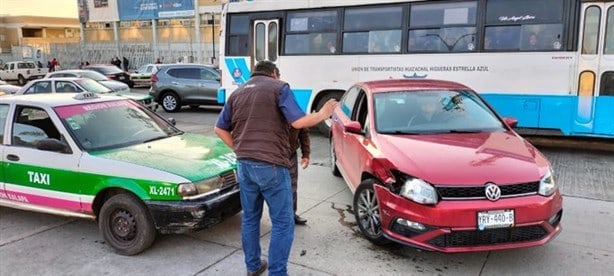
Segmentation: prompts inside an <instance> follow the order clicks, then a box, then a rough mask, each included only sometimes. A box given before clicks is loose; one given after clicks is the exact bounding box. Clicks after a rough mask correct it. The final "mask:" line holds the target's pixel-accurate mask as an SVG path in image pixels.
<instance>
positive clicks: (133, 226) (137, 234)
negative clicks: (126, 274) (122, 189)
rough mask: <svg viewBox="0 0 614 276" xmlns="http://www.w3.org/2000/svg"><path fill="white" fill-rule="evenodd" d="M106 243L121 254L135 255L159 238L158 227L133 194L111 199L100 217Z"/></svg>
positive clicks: (99, 220) (119, 195) (106, 203)
mask: <svg viewBox="0 0 614 276" xmlns="http://www.w3.org/2000/svg"><path fill="white" fill-rule="evenodd" d="M98 227H99V228H100V232H101V233H102V236H103V237H104V240H105V241H106V242H107V243H108V244H109V245H110V246H111V247H112V248H113V250H114V251H115V252H117V253H118V254H121V255H127V256H130V255H136V254H139V253H141V252H143V251H144V250H145V249H147V248H149V247H150V246H151V245H152V244H153V242H154V240H155V239H156V234H157V231H156V227H155V225H154V222H153V219H152V218H151V216H150V215H149V212H148V211H147V207H145V205H144V204H143V202H141V201H140V200H139V199H137V198H135V197H134V196H132V195H130V194H125V193H124V194H117V195H114V196H112V197H111V198H109V200H107V201H106V202H105V203H104V205H102V208H101V209H100V214H99V216H98Z"/></svg>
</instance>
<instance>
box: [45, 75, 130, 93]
mask: <svg viewBox="0 0 614 276" xmlns="http://www.w3.org/2000/svg"><path fill="white" fill-rule="evenodd" d="M71 77H74V78H88V79H92V80H95V81H97V82H99V83H100V84H102V85H104V86H106V87H108V88H110V89H111V90H113V92H119V93H126V92H130V87H129V86H128V85H127V84H125V83H123V82H121V81H116V80H112V79H109V78H108V77H107V76H105V75H103V74H101V73H98V72H96V71H93V70H62V71H55V72H50V73H47V75H45V78H47V79H50V78H71Z"/></svg>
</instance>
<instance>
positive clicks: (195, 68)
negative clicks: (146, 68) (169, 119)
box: [149, 63, 220, 112]
mask: <svg viewBox="0 0 614 276" xmlns="http://www.w3.org/2000/svg"><path fill="white" fill-rule="evenodd" d="M151 82H152V84H151V88H150V89H149V94H150V95H152V96H153V97H154V100H155V101H156V102H157V103H158V104H160V106H162V108H163V109H164V110H165V111H166V112H176V111H178V110H179V109H181V107H182V106H184V105H189V106H190V107H193V108H195V107H198V106H199V105H201V104H218V102H217V89H218V88H219V87H220V73H219V71H218V70H217V68H215V67H213V66H210V65H203V64H186V63H177V64H164V65H161V66H160V68H159V69H158V72H157V73H156V74H154V75H153V76H152V77H151Z"/></svg>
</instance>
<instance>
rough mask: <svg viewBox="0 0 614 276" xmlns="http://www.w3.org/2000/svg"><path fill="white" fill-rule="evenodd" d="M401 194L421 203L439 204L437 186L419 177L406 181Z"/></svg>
mask: <svg viewBox="0 0 614 276" xmlns="http://www.w3.org/2000/svg"><path fill="white" fill-rule="evenodd" d="M399 194H400V195H401V196H403V197H405V198H408V199H411V200H412V201H414V202H417V203H420V204H437V192H435V188H434V187H433V186H431V185H430V184H428V183H426V182H425V181H424V180H422V179H419V178H410V179H408V180H407V181H405V183H404V184H403V187H401V191H400V192H399Z"/></svg>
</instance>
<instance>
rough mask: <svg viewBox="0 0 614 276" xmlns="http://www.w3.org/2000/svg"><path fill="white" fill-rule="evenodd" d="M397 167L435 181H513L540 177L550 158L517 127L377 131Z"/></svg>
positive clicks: (464, 182) (440, 182)
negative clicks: (484, 130)
mask: <svg viewBox="0 0 614 276" xmlns="http://www.w3.org/2000/svg"><path fill="white" fill-rule="evenodd" d="M378 140H379V141H378V144H380V146H381V149H382V152H385V153H396V154H389V155H387V156H386V157H387V158H388V159H389V160H390V161H391V162H392V163H393V164H394V165H395V166H397V168H398V169H399V170H400V171H402V172H404V173H407V174H409V175H412V176H415V177H419V178H422V179H424V180H426V181H428V182H430V183H432V184H450V185H476V184H484V183H486V182H494V183H497V184H513V183H523V182H532V181H538V180H539V179H540V177H541V176H543V174H544V173H545V170H546V168H547V167H548V165H549V164H548V161H547V160H546V159H545V158H544V157H543V156H542V154H541V153H539V151H538V150H537V149H535V148H534V147H533V146H532V145H531V144H529V143H528V142H526V141H525V140H524V139H522V138H520V137H518V136H516V134H515V133H513V132H494V133H475V134H473V133H471V134H443V135H442V134H438V135H378Z"/></svg>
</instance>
